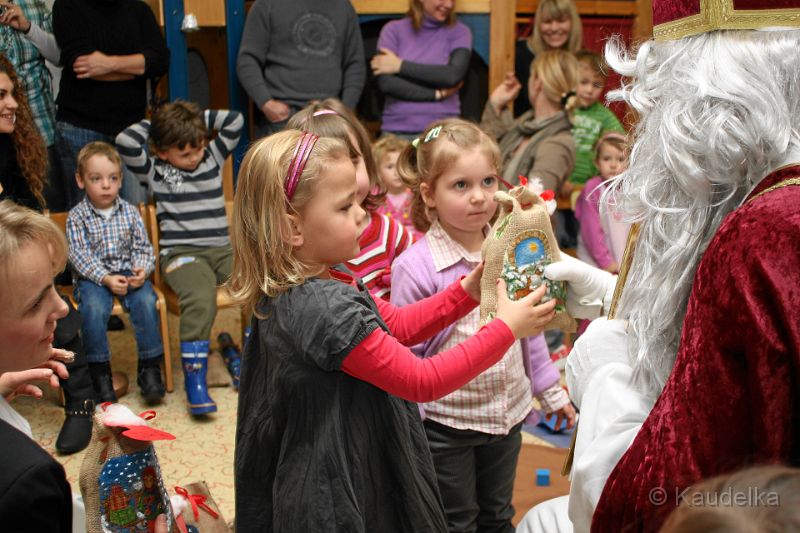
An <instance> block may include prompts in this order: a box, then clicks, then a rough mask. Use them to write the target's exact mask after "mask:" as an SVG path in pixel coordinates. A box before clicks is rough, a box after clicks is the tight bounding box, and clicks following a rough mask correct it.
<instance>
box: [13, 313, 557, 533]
mask: <svg viewBox="0 0 800 533" xmlns="http://www.w3.org/2000/svg"><path fill="white" fill-rule="evenodd" d="M169 329H170V338H171V339H172V365H173V373H174V377H175V391H174V392H173V393H172V394H167V397H166V399H165V401H164V403H163V404H161V405H160V406H157V407H156V408H155V410H156V413H157V416H156V418H155V419H154V420H152V421H151V422H150V424H151V425H153V426H155V427H157V428H159V429H162V430H164V431H168V432H170V433H172V434H173V435H175V436H176V439H175V440H174V441H163V442H158V443H157V445H156V452H157V454H158V457H159V462H160V463H161V468H162V472H163V475H164V481H165V483H166V485H167V487H169V488H170V490H171V489H172V487H174V486H175V485H186V484H189V483H192V482H194V481H200V480H204V481H206V482H207V484H208V487H209V489H210V491H211V494H212V495H213V497H214V499H215V500H216V502H217V504H218V505H219V508H220V510H221V511H222V514H223V516H224V517H225V519H226V521H228V522H230V521H232V520H233V517H234V516H233V515H234V490H233V452H234V436H235V430H236V404H237V393H236V391H235V390H234V389H233V387H214V388H212V389H211V396H212V397H213V398H214V400H215V401H216V402H217V405H218V408H219V410H218V412H217V413H215V414H213V415H210V416H208V417H206V418H205V419H197V418H194V417H191V416H190V415H189V414H188V411H187V410H186V402H185V396H184V393H183V375H182V372H181V371H180V355H179V351H178V340H177V339H178V320H177V318H175V317H173V316H170V317H169ZM220 331H228V332H230V333H231V335H233V337H234V340H236V341H237V342H239V340H240V339H239V336H240V335H239V331H240V328H239V316H238V313H237V312H236V311H234V310H230V309H226V310H222V311H220V313H219V316H218V317H217V322H216V324H215V326H214V330H213V332H212V338H214V339H216V336H217V334H218V333H219V332H220ZM109 341H110V344H111V352H112V354H113V355H112V368H113V369H114V370H119V371H122V372H125V373H126V374H127V375H128V377H129V379H130V381H131V384H130V391H129V392H128V394H127V395H126V396H124V397H123V398H121V400H120V401H121V403H124V404H125V405H127V406H128V407H130V408H131V410H133V411H134V412H136V413H139V412H142V411H145V410H147V409H149V407H147V406H146V405H145V404H144V402H142V400H141V398H140V397H139V395H138V389H137V388H136V344H135V342H134V339H133V330H132V329H131V327H130V324H129V323H128V322H127V321H126V329H125V330H124V331H119V332H109ZM212 344H213V343H212ZM48 396H49V397H46V398H45V399H44V400H42V401H34V400H33V399H31V398H22V399H19V400H17V401H15V402H14V407H15V408H16V409H17V410H18V411H19V412H20V413H21V414H22V415H23V416H24V417H25V418H27V419H28V421H29V422H30V424H31V429H32V430H33V435H34V437H35V438H36V440H37V441H38V442H39V443H40V444H41V445H42V446H43V447H44V448H45V449H46V450H48V451H49V452H51V453H53V454H54V456H55V457H56V459H57V460H58V461H60V462H61V464H63V465H64V469H65V470H66V472H67V478H68V479H69V482H70V483H71V484H72V488H73V491H75V492H79V491H80V489H79V487H78V473H79V472H80V467H81V462H82V461H83V453H77V454H74V455H68V456H59V455H58V454H56V452H55V447H54V445H55V440H56V437H57V436H58V431H59V429H60V428H61V423H62V421H63V417H64V414H63V413H64V412H63V409H62V408H61V407H59V406H58V405H56V403H55V397H54V396H53V395H48ZM523 442H526V443H532V444H539V445H542V446H546V447H551V446H552V445H550V444H548V443H547V442H545V441H543V440H541V439H538V438H536V437H534V436H533V435H530V434H528V433H523Z"/></svg>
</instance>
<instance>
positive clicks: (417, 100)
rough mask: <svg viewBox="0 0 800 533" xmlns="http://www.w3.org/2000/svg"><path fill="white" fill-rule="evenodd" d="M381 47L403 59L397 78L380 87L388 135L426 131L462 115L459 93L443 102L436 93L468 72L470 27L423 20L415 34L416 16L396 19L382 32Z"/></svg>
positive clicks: (389, 78)
mask: <svg viewBox="0 0 800 533" xmlns="http://www.w3.org/2000/svg"><path fill="white" fill-rule="evenodd" d="M381 48H387V49H389V50H391V51H392V52H394V53H395V54H396V55H397V56H398V57H399V58H400V59H402V60H403V64H402V66H401V68H400V72H399V73H398V74H395V75H383V76H378V80H377V81H378V86H379V87H380V89H381V91H383V93H384V94H386V104H385V106H384V108H383V125H382V129H383V130H384V131H390V132H397V133H415V132H421V131H423V130H424V129H425V128H426V127H427V125H428V124H430V123H431V122H433V121H434V120H439V119H442V118H448V117H458V116H459V115H460V114H461V102H460V100H459V98H458V93H457V92H456V93H455V94H453V95H452V96H450V97H449V98H445V99H444V100H441V101H436V100H435V96H434V93H435V90H436V89H445V88H449V87H454V86H456V85H458V83H460V82H461V81H463V79H464V76H465V75H466V73H467V68H468V67H469V59H470V54H471V50H472V33H471V32H470V31H469V28H468V27H467V26H465V25H464V24H462V23H461V22H456V23H455V24H453V25H452V26H446V25H443V24H441V23H440V22H437V21H435V20H433V19H430V18H428V17H424V18H423V21H422V26H421V27H420V29H419V31H414V27H413V26H412V24H411V18H409V17H405V18H402V19H400V20H393V21H391V22H388V23H386V25H385V26H384V27H383V28H382V29H381V34H380V37H379V38H378V49H379V50H380V49H381Z"/></svg>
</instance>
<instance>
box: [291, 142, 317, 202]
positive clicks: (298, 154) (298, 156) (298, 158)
mask: <svg viewBox="0 0 800 533" xmlns="http://www.w3.org/2000/svg"><path fill="white" fill-rule="evenodd" d="M318 139H319V135H314V134H313V133H309V132H307V131H304V132H303V135H301V136H300V138H299V139H297V144H296V145H295V147H294V153H292V159H291V161H289V169H288V170H287V171H286V183H285V184H284V190H285V191H286V200H287V201H289V202H291V201H292V197H293V196H294V191H295V190H296V189H297V184H298V183H299V182H300V176H301V175H302V174H303V169H304V168H305V167H306V162H307V161H308V158H309V156H310V155H311V150H313V149H314V145H315V144H316V143H317V140H318Z"/></svg>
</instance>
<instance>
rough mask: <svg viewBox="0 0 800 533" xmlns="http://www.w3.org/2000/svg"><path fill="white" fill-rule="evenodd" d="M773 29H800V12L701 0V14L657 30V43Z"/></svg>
mask: <svg viewBox="0 0 800 533" xmlns="http://www.w3.org/2000/svg"><path fill="white" fill-rule="evenodd" d="M771 26H778V27H780V26H786V27H800V9H798V8H786V9H739V10H736V9H734V7H733V0H700V14H699V15H691V16H689V17H684V18H682V19H679V20H673V21H670V22H665V23H663V24H658V25H656V26H654V27H653V38H654V39H655V40H656V41H669V40H673V39H681V38H683V37H688V36H689V35H696V34H698V33H705V32H707V31H714V30H754V29H758V28H767V27H771Z"/></svg>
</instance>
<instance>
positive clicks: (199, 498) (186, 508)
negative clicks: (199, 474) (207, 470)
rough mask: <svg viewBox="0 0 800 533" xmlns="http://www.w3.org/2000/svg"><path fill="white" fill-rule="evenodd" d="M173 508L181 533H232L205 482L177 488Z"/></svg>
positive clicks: (173, 497)
mask: <svg viewBox="0 0 800 533" xmlns="http://www.w3.org/2000/svg"><path fill="white" fill-rule="evenodd" d="M172 508H173V510H174V511H175V525H176V528H177V530H178V531H179V532H180V533H231V528H230V527H229V526H228V524H227V523H225V518H223V517H222V513H221V512H220V510H219V507H217V503H216V502H215V501H214V498H212V497H211V492H209V490H208V486H207V485H206V482H205V481H198V482H196V483H190V484H189V485H186V486H185V487H175V495H174V496H172Z"/></svg>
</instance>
